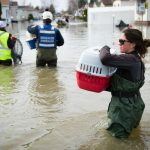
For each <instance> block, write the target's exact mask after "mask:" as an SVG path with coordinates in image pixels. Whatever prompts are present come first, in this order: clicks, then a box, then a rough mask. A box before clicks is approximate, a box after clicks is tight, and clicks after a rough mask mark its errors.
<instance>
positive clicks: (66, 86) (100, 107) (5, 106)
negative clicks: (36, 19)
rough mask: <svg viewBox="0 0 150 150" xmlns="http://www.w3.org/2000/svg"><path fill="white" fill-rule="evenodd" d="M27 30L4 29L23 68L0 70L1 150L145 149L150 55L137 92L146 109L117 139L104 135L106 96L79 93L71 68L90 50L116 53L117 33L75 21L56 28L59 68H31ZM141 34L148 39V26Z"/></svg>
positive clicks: (149, 124)
mask: <svg viewBox="0 0 150 150" xmlns="http://www.w3.org/2000/svg"><path fill="white" fill-rule="evenodd" d="M27 25H28V23H27V22H25V23H18V24H13V25H12V26H10V27H9V29H8V30H10V31H11V32H12V33H13V34H16V35H17V37H18V38H19V39H20V40H21V42H22V44H23V48H24V52H23V58H22V61H23V63H22V64H21V65H18V66H12V67H3V66H0V150H120V149H121V150H150V143H149V142H150V117H149V116H150V100H149V91H150V78H149V75H150V54H148V56H147V57H146V59H145V64H146V75H145V76H146V82H145V85H144V86H143V87H142V89H141V94H142V97H143V99H144V102H145V105H146V108H145V111H144V114H143V117H142V120H141V124H140V126H139V127H138V128H137V129H135V130H134V131H133V133H132V134H131V137H130V138H129V139H126V140H117V139H115V138H113V137H111V136H110V135H109V134H108V133H107V132H106V130H105V129H106V127H107V107H108V104H109V102H110V98H111V96H110V93H108V92H101V93H94V92H89V91H85V90H82V89H79V87H78V86H77V83H76V76H75V67H76V64H77V62H78V60H79V57H80V55H81V53H82V52H83V51H84V50H85V49H87V48H89V47H93V46H103V45H105V44H107V45H109V46H110V47H112V48H116V49H117V48H118V46H117V44H116V43H117V40H118V38H119V35H120V30H119V29H117V28H114V27H112V26H110V25H103V26H102V25H97V26H87V25H86V24H85V23H76V22H75V23H72V24H70V25H69V27H68V28H60V31H61V33H62V35H63V37H64V39H65V44H64V46H62V47H58V50H57V55H58V67H57V68H36V66H35V58H36V50H30V49H29V47H28V45H27V44H26V42H25V33H26V28H27ZM137 28H140V29H141V27H137ZM142 30H143V32H144V36H145V37H146V38H150V27H147V26H143V27H142Z"/></svg>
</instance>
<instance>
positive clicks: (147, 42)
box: [123, 29, 150, 58]
mask: <svg viewBox="0 0 150 150" xmlns="http://www.w3.org/2000/svg"><path fill="white" fill-rule="evenodd" d="M123 33H124V35H125V37H126V39H127V40H128V41H129V42H131V43H135V50H136V51H137V52H138V53H139V55H140V56H141V57H142V58H144V57H145V54H146V53H147V52H148V49H147V48H148V47H150V39H143V35H142V32H141V31H139V30H138V29H126V30H124V31H123Z"/></svg>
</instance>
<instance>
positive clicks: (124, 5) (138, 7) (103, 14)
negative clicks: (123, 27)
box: [88, 0, 150, 24]
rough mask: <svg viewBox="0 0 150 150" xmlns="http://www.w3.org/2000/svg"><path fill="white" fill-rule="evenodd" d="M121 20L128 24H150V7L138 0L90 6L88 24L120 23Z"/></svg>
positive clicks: (124, 0) (119, 0) (147, 2)
mask: <svg viewBox="0 0 150 150" xmlns="http://www.w3.org/2000/svg"><path fill="white" fill-rule="evenodd" d="M146 4H147V5H148V4H150V0H147V1H146ZM120 20H123V21H124V22H125V23H127V24H133V23H145V24H150V8H149V7H146V8H145V3H139V2H138V1H137V0H115V1H114V2H113V6H109V7H98V8H88V24H118V23H119V21H120Z"/></svg>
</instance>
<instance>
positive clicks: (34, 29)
mask: <svg viewBox="0 0 150 150" xmlns="http://www.w3.org/2000/svg"><path fill="white" fill-rule="evenodd" d="M41 29H44V30H45V31H46V30H48V31H54V32H53V33H52V34H49V35H48V34H45V36H44V37H43V38H46V37H47V36H49V38H51V39H52V38H54V40H53V41H50V40H49V41H48V42H49V43H51V44H54V46H53V47H51V46H47V47H43V45H45V44H46V42H45V41H46V40H45V41H44V40H43V41H41V38H40V37H41V36H42V34H41V33H40V30H41ZM27 30H28V32H29V33H31V34H35V35H36V37H37V39H38V47H39V48H54V47H55V48H57V46H62V45H63V44H64V38H63V37H62V35H61V33H60V31H59V30H58V29H57V28H54V27H53V26H52V25H51V24H49V25H46V24H43V25H36V26H34V25H30V26H28V28H27ZM43 35H44V34H43ZM40 43H41V45H42V46H40ZM51 44H50V45H51ZM47 45H48V44H47Z"/></svg>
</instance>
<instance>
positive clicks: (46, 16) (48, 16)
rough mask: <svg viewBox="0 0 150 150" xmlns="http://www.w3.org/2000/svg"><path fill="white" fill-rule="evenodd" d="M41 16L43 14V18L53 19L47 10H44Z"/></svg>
mask: <svg viewBox="0 0 150 150" xmlns="http://www.w3.org/2000/svg"><path fill="white" fill-rule="evenodd" d="M42 16H43V19H51V20H53V15H52V13H51V12H49V11H45V12H44V13H43V15H42Z"/></svg>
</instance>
